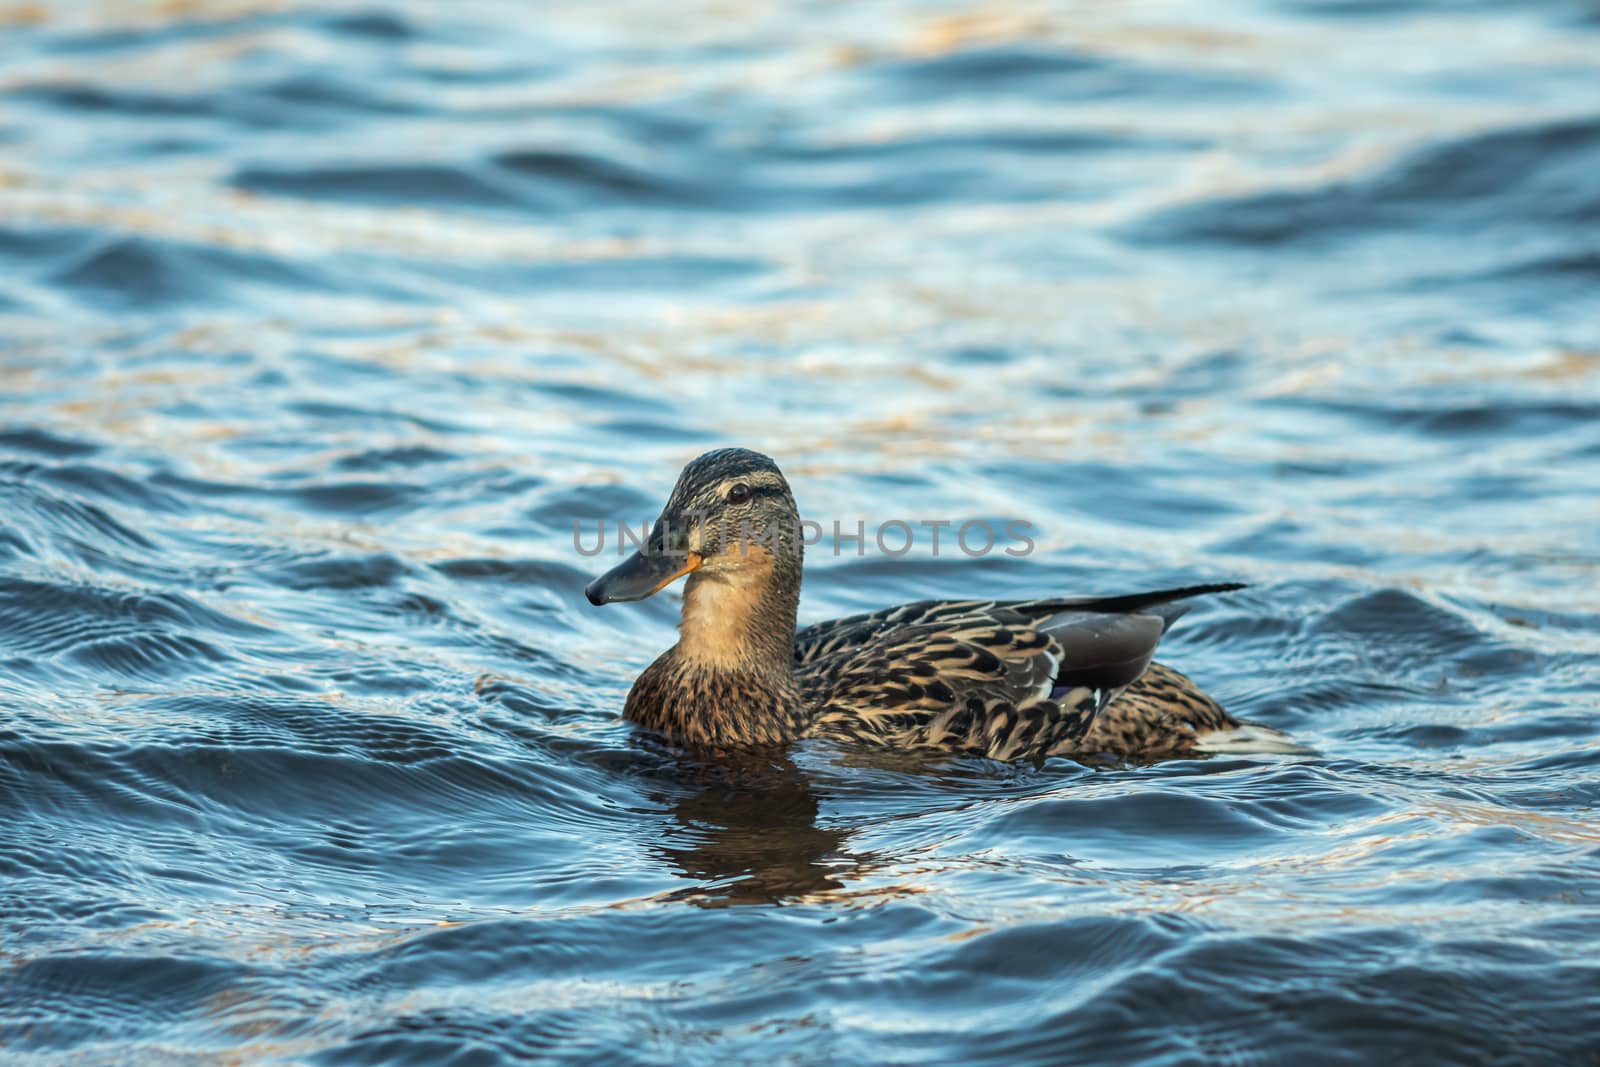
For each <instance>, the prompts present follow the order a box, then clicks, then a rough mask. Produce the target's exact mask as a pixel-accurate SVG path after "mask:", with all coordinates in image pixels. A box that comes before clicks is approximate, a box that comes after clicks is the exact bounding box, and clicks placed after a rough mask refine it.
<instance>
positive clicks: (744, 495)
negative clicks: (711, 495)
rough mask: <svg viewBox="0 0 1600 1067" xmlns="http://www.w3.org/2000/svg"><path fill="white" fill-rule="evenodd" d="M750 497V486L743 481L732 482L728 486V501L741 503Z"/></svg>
mask: <svg viewBox="0 0 1600 1067" xmlns="http://www.w3.org/2000/svg"><path fill="white" fill-rule="evenodd" d="M749 499H750V487H749V486H748V485H745V484H744V483H743V482H734V483H733V484H732V485H731V486H729V487H728V503H730V504H743V503H744V502H745V501H746V500H749Z"/></svg>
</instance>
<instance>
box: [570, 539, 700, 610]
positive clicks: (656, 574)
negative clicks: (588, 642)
mask: <svg viewBox="0 0 1600 1067" xmlns="http://www.w3.org/2000/svg"><path fill="white" fill-rule="evenodd" d="M700 563H701V559H700V553H698V552H687V553H683V552H675V553H670V554H668V553H665V552H661V553H655V552H653V553H649V554H646V553H643V552H635V553H634V554H633V555H631V556H629V557H628V558H627V559H625V560H623V561H622V562H621V563H619V564H617V565H616V566H615V567H613V568H611V569H610V570H608V571H606V572H605V573H604V574H602V575H601V576H600V577H598V578H596V579H595V580H594V581H592V582H590V583H589V587H588V588H587V589H585V590H584V591H583V595H584V596H586V597H588V598H589V603H591V604H596V605H598V604H610V603H612V602H613V601H617V600H643V599H644V598H645V597H647V596H650V595H651V594H653V593H658V592H660V591H661V590H662V589H665V588H666V587H667V586H669V585H671V584H672V583H673V582H675V581H677V580H678V579H679V578H682V577H683V576H684V575H685V574H688V573H689V572H690V571H696V570H699V569H700Z"/></svg>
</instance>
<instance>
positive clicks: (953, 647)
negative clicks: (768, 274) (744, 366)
mask: <svg viewBox="0 0 1600 1067" xmlns="http://www.w3.org/2000/svg"><path fill="white" fill-rule="evenodd" d="M804 541H805V536H804V530H803V527H802V524H801V521H800V512H799V509H798V508H797V506H796V504H795V499H794V495H793V493H792V491H791V490H790V487H789V483H788V481H787V480H786V479H785V478H784V476H783V473H782V472H781V471H780V470H779V469H778V465H777V464H776V463H775V462H774V461H773V460H772V459H771V458H770V457H769V456H766V455H763V454H762V453H760V452H755V451H752V450H750V449H746V448H721V449H716V450H714V451H710V452H707V453H705V454H704V455H701V456H699V457H698V458H696V459H694V460H693V461H691V462H690V463H689V464H688V465H687V466H685V467H684V468H683V471H682V473H681V474H680V475H679V477H678V480H677V484H676V485H675V486H674V487H673V489H672V493H671V495H670V496H669V497H668V499H667V503H666V506H665V507H664V508H663V509H662V511H661V514H660V516H659V517H658V518H657V519H656V521H655V523H654V525H653V526H652V527H651V529H650V532H649V534H648V536H647V537H646V538H645V539H644V541H643V543H642V544H641V545H640V547H639V549H638V551H636V552H635V553H633V554H632V555H631V556H629V557H628V558H626V559H624V560H623V561H622V562H621V563H619V564H618V565H617V566H616V567H614V568H612V569H611V570H609V571H607V572H606V573H605V574H602V575H601V576H599V577H598V578H596V579H594V580H593V581H592V582H590V583H589V585H588V587H587V588H586V589H585V595H586V596H587V598H588V600H589V602H590V603H592V604H594V605H596V606H600V605H605V604H610V603H614V602H626V601H637V600H643V599H645V598H647V597H650V596H653V595H655V594H656V593H659V592H660V591H661V590H663V589H665V588H666V587H667V586H669V585H671V584H673V583H674V582H676V581H677V580H679V579H680V578H686V579H687V581H686V583H685V586H684V591H683V606H682V609H681V618H680V621H679V625H678V631H679V633H678V640H677V643H676V644H674V645H673V646H672V647H671V648H669V649H667V650H666V651H665V652H663V653H661V655H660V656H658V657H657V658H656V659H655V661H654V662H652V663H651V664H650V665H649V666H648V667H647V668H645V670H644V671H643V673H641V674H640V675H639V676H638V678H637V679H636V680H635V681H634V683H633V686H632V688H631V689H630V690H629V692H628V696H627V700H626V703H625V705H624V709H623V716H624V718H626V719H628V720H630V721H631V722H633V723H635V724H637V725H639V726H640V727H643V728H645V729H647V730H649V731H652V732H654V733H655V734H657V735H659V736H660V737H661V738H663V739H665V740H666V741H667V742H669V743H671V744H674V745H679V746H682V747H683V748H685V749H688V750H693V751H696V752H711V753H733V752H749V751H752V750H762V749H781V748H785V747H787V746H790V745H792V744H793V743H795V742H797V741H800V740H803V739H806V738H822V739H826V740H828V741H832V742H836V743H842V744H845V745H850V746H862V747H870V748H876V749H887V750H891V751H895V752H900V753H908V754H940V755H947V756H975V757H981V758H986V759H991V760H1001V761H1023V760H1035V761H1037V760H1042V759H1045V758H1048V757H1054V756H1062V757H1067V758H1069V759H1074V760H1078V761H1080V762H1093V761H1097V760H1104V759H1117V760H1143V761H1149V760H1157V759H1165V758H1173V757H1188V756H1202V755H1208V754H1214V753H1218V752H1242V751H1267V752H1273V751H1276V752H1293V751H1300V748H1299V746H1296V745H1294V744H1293V743H1292V742H1291V741H1290V740H1289V739H1288V738H1287V737H1286V736H1285V735H1283V734H1281V733H1279V732H1278V731H1276V730H1272V729H1270V728H1267V727H1264V726H1259V725H1256V724H1251V723H1246V722H1243V721H1241V720H1237V719H1235V718H1234V717H1233V716H1231V715H1229V714H1228V713H1227V712H1226V711H1224V710H1223V708H1222V706H1221V705H1220V704H1218V703H1217V701H1216V700H1214V699H1212V698H1211V697H1210V696H1209V695H1207V694H1206V693H1205V692H1203V691H1202V690H1201V689H1200V688H1199V686H1197V685H1196V684H1195V683H1194V682H1192V681H1191V680H1190V679H1189V678H1188V677H1186V676H1185V675H1183V674H1181V673H1179V672H1178V671H1176V670H1174V669H1172V668H1170V667H1167V666H1165V665H1163V664H1160V663H1156V662H1154V655H1155V652H1156V648H1157V645H1158V644H1159V643H1160V641H1161V638H1162V636H1163V635H1164V634H1165V633H1166V632H1167V630H1168V628H1169V627H1171V625H1172V624H1173V622H1175V621H1176V620H1177V618H1178V617H1179V616H1180V615H1182V614H1183V613H1184V611H1185V610H1187V607H1188V604H1187V602H1188V601H1190V600H1192V599H1193V598H1195V597H1199V596H1205V595H1211V594H1220V593H1227V592H1232V591H1234V590H1237V589H1241V588H1244V586H1243V585H1242V584H1241V583H1238V582H1222V583H1210V584H1200V585H1189V586H1184V587H1181V588H1173V589H1163V590H1159V591H1155V592H1147V593H1135V594H1132V595H1121V596H1107V597H1041V598H1037V599H1032V600H922V601H917V602H915V603H911V604H904V605H900V606H897V607H891V608H886V609H883V610H880V611H873V612H867V613H864V614H858V615H851V616H848V617H846V618H839V619H832V620H829V621H826V622H818V623H814V624H812V625H809V626H805V627H801V626H799V625H798V614H799V606H800V584H801V575H802V570H803V562H804Z"/></svg>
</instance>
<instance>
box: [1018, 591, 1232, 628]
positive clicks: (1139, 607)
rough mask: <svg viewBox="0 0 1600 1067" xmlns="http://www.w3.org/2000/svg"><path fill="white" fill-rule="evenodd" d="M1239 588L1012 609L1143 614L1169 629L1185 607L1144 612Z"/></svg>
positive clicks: (1031, 603)
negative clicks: (1180, 601) (1160, 618)
mask: <svg viewBox="0 0 1600 1067" xmlns="http://www.w3.org/2000/svg"><path fill="white" fill-rule="evenodd" d="M1243 588H1245V583H1244V582H1214V583H1212V584H1210V585H1186V586H1183V587H1182V588H1180V589H1161V590H1158V591H1156V592H1154V593H1131V594H1129V595H1127V596H1108V597H1088V598H1084V599H1081V600H1076V599H1063V600H1033V601H1029V602H1028V603H1027V604H1017V605H1015V607H1017V608H1018V609H1020V610H1022V611H1025V612H1027V613H1028V614H1029V615H1053V614H1056V613H1057V612H1062V611H1105V612H1110V613H1112V614H1120V615H1126V614H1133V613H1139V612H1144V613H1147V614H1151V615H1160V616H1161V617H1162V618H1164V619H1166V620H1167V625H1169V626H1170V625H1172V622H1173V620H1174V619H1176V618H1177V617H1178V616H1179V615H1181V614H1183V613H1184V612H1185V611H1188V610H1189V608H1188V605H1184V606H1182V607H1180V608H1177V609H1176V610H1175V611H1173V612H1169V611H1148V610H1147V609H1149V608H1154V607H1159V606H1161V605H1163V604H1170V603H1172V602H1173V601H1174V600H1187V599H1189V598H1190V597H1197V596H1204V595H1205V594H1207V593H1231V592H1233V591H1234V590H1235V589H1243Z"/></svg>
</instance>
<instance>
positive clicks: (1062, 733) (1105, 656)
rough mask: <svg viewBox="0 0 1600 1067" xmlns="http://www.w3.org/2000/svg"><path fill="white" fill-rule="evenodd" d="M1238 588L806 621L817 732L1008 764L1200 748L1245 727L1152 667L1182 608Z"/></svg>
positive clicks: (807, 671) (805, 679)
mask: <svg viewBox="0 0 1600 1067" xmlns="http://www.w3.org/2000/svg"><path fill="white" fill-rule="evenodd" d="M1225 588H1234V587H1232V586H1227V587H1195V588H1192V589H1185V590H1169V591H1166V592H1162V593H1151V594H1142V595H1139V596H1135V597H1120V598H1114V599H1109V600H1081V601H1065V600H1039V601H1016V602H1011V603H995V602H991V601H924V602H921V603H917V604H908V605H905V606H903V607H899V608H892V609H888V610H885V611H879V612H872V613H869V614H865V615H856V616H851V617H849V618H844V619H836V620H832V621H830V622H825V623H818V624H817V625H815V626H810V627H806V628H804V629H802V630H800V631H799V632H798V633H797V634H796V641H795V674H796V680H797V682H798V683H799V686H800V690H801V694H802V697H803V698H804V700H805V702H806V704H807V705H808V707H809V708H811V710H812V714H813V719H812V726H811V729H810V732H811V733H812V734H815V735H823V736H832V737H837V738H841V739H845V740H850V741H856V742H861V741H865V742H869V743H876V744H880V745H885V746H889V747H895V748H903V749H919V748H922V749H929V748H931V749H937V750H942V751H953V752H962V753H967V754H972V755H984V756H989V757H991V758H995V759H1016V758H1019V757H1028V756H1046V755H1066V756H1092V755H1100V754H1106V755H1112V756H1119V757H1129V758H1152V757H1158V756H1172V755H1182V754H1184V753H1186V752H1189V751H1192V750H1194V748H1195V747H1196V739H1197V738H1199V737H1201V736H1202V735H1205V734H1207V733H1211V732H1214V731H1219V730H1220V731H1226V730H1230V729H1233V728H1234V727H1236V726H1237V725H1238V724H1237V723H1236V722H1235V720H1234V719H1233V718H1232V717H1230V716H1229V715H1228V714H1227V712H1225V711H1223V710H1222V708H1221V707H1220V706H1219V705H1218V704H1217V702H1216V701H1214V700H1212V699H1211V698H1210V697H1209V696H1207V695H1206V694H1205V693H1203V692H1202V691H1201V690H1200V689H1199V688H1198V687H1197V686H1195V685H1194V683H1193V682H1191V681H1190V680H1189V679H1188V678H1186V677H1184V676H1183V675H1182V674H1179V673H1178V672H1177V671H1174V670H1172V669H1170V668H1167V667H1164V666H1161V665H1159V664H1154V663H1151V662H1150V657H1151V655H1153V653H1154V651H1155V646H1156V643H1157V642H1158V641H1159V640H1160V637H1161V634H1162V633H1163V632H1164V631H1165V629H1166V627H1167V626H1168V625H1170V623H1171V621H1172V620H1173V619H1175V618H1176V617H1177V615H1178V614H1181V611H1179V610H1176V609H1172V608H1170V607H1164V606H1163V605H1168V604H1170V602H1171V601H1173V600H1176V599H1179V598H1181V597H1184V596H1190V595H1195V594H1197V593H1200V592H1211V591H1220V590H1221V589H1225Z"/></svg>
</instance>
